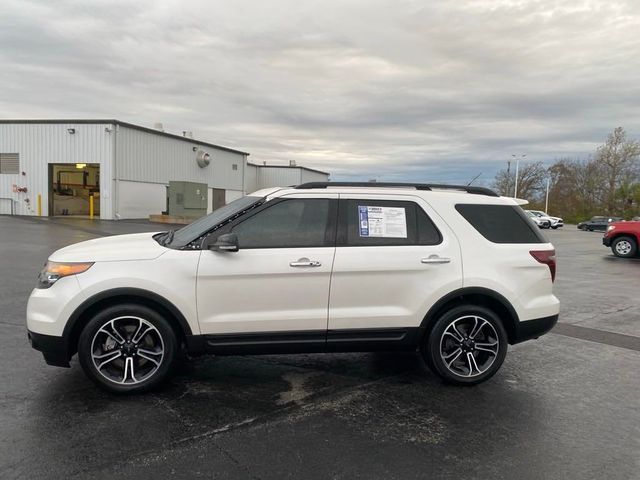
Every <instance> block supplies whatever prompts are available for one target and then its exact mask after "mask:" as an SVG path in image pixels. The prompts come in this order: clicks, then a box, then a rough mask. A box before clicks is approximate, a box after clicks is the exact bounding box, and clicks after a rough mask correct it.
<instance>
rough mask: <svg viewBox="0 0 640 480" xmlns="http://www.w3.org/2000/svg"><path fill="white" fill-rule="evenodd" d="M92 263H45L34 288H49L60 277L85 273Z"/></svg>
mask: <svg viewBox="0 0 640 480" xmlns="http://www.w3.org/2000/svg"><path fill="white" fill-rule="evenodd" d="M91 265H93V263H58V262H47V263H46V264H45V266H44V268H43V269H42V271H41V272H40V275H38V284H37V285H36V288H49V287H50V286H51V285H53V284H54V283H56V282H57V281H58V280H60V279H61V278H62V277H68V276H69V275H77V274H78V273H82V272H86V271H87V270H89V268H91Z"/></svg>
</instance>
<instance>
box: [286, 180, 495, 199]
mask: <svg viewBox="0 0 640 480" xmlns="http://www.w3.org/2000/svg"><path fill="white" fill-rule="evenodd" d="M340 187H360V188H367V189H379V188H396V189H398V188H400V189H401V188H412V189H415V190H427V191H434V190H448V191H459V192H466V193H471V194H475V195H486V196H489V197H499V196H500V195H498V194H497V193H496V192H494V191H493V190H491V189H489V188H485V187H472V186H469V185H442V184H435V183H395V182H393V183H392V182H309V183H303V184H301V185H297V186H295V187H294V188H295V189H296V190H311V189H320V188H340Z"/></svg>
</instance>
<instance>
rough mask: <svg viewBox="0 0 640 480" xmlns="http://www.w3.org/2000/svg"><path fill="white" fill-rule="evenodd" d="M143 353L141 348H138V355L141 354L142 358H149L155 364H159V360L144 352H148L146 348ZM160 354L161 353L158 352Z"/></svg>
mask: <svg viewBox="0 0 640 480" xmlns="http://www.w3.org/2000/svg"><path fill="white" fill-rule="evenodd" d="M144 352H145V353H143V351H142V350H141V349H138V355H139V356H141V357H142V358H144V359H146V360H149V361H150V362H153V363H155V364H156V365H157V366H160V362H159V361H157V360H156V359H155V358H151V357H150V356H149V355H147V354H146V352H148V350H145V351H144ZM159 355H161V354H159Z"/></svg>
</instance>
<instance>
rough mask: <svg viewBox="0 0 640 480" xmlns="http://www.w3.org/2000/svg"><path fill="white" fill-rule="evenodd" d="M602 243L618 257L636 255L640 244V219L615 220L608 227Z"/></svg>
mask: <svg viewBox="0 0 640 480" xmlns="http://www.w3.org/2000/svg"><path fill="white" fill-rule="evenodd" d="M602 243H603V244H604V245H605V246H607V247H611V251H612V252H613V254H614V255H615V256H617V257H624V258H628V257H635V256H636V255H637V254H638V245H640V221H637V222H614V223H612V224H610V225H609V226H608V227H607V232H606V233H605V234H604V238H603V239H602Z"/></svg>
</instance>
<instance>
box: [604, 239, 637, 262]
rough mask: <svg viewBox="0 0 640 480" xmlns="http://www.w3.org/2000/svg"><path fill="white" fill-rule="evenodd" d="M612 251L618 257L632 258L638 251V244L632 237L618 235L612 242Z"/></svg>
mask: <svg viewBox="0 0 640 480" xmlns="http://www.w3.org/2000/svg"><path fill="white" fill-rule="evenodd" d="M611 251H612V252H613V254H614V255H615V256H616V257H621V258H631V257H635V256H636V254H637V253H638V245H637V244H636V241H635V239H634V238H632V237H626V236H622V237H617V238H615V239H614V240H613V242H612V243H611Z"/></svg>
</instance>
